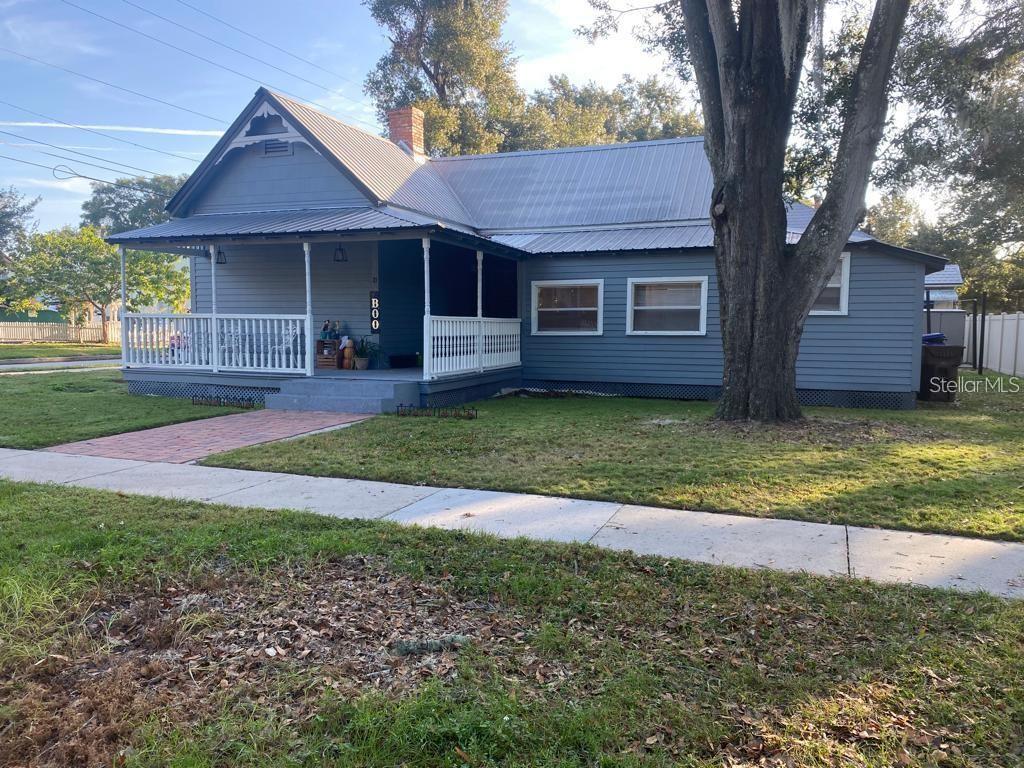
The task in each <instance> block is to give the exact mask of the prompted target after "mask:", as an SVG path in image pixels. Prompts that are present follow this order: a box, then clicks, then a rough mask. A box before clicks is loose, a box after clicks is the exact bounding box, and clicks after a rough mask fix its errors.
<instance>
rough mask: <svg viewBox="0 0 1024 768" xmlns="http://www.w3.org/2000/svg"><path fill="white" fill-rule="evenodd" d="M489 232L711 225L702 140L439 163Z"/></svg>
mask: <svg viewBox="0 0 1024 768" xmlns="http://www.w3.org/2000/svg"><path fill="white" fill-rule="evenodd" d="M430 165H431V166H433V167H435V168H436V169H437V170H438V173H439V174H440V176H441V177H442V178H443V179H445V181H447V182H448V184H449V185H450V186H451V187H452V189H454V190H455V192H456V194H457V195H458V196H459V198H460V199H461V200H462V201H463V204H464V205H465V206H466V207H467V208H468V209H469V213H470V214H471V216H472V220H473V224H474V225H475V226H477V227H479V228H480V229H483V230H507V229H516V228H523V227H542V228H543V227H564V226H580V227H585V226H595V225H598V226H599V225H611V224H632V223H641V222H648V223H655V222H672V221H681V220H686V219H706V218H707V215H708V201H709V200H710V199H711V187H712V180H711V169H710V166H709V164H708V161H707V158H706V157H705V155H704V143H703V139H702V138H701V137H691V138H685V139H666V140H660V141H640V142H634V143H631V144H608V145H598V146H592V147H571V148H566V149H552V150H541V151H531V152H506V153H503V154H497V155H466V156H461V157H448V158H437V159H435V160H431V161H430Z"/></svg>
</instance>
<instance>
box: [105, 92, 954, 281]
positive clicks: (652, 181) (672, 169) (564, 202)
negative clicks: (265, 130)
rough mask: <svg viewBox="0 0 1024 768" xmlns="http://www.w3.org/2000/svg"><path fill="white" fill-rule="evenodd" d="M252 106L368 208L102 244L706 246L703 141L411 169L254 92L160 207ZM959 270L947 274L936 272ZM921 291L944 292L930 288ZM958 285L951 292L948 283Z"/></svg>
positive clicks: (802, 224)
mask: <svg viewBox="0 0 1024 768" xmlns="http://www.w3.org/2000/svg"><path fill="white" fill-rule="evenodd" d="M264 103H269V104H270V105H271V106H272V107H273V108H274V109H276V110H279V111H280V112H282V113H283V114H284V115H285V117H286V119H288V120H289V122H292V123H294V127H295V130H296V131H298V132H300V133H301V134H302V136H303V137H304V138H306V139H307V140H308V141H309V142H310V144H311V146H313V147H314V149H316V150H317V151H318V152H321V153H322V154H323V155H324V156H325V157H327V158H328V159H329V160H330V161H331V162H332V163H333V164H334V165H335V166H336V167H337V168H338V170H339V172H341V173H344V174H345V175H346V176H348V177H349V178H350V179H351V180H352V181H353V183H355V184H356V186H357V187H359V188H360V189H361V190H362V191H363V193H364V194H365V195H366V196H367V198H368V202H369V206H368V207H360V208H333V209H324V210H298V211H267V212H260V213H245V214H203V215H195V216H189V217H186V218H180V219H174V220H172V221H170V222H167V223H166V224H160V225H157V226H156V227H149V228H146V229H143V230H135V231H132V232H123V233H121V234H119V235H115V236H113V237H111V238H109V240H110V242H115V243H117V242H139V241H141V240H145V239H164V240H167V239H168V238H173V239H180V240H187V239H189V238H193V239H195V238H202V237H207V238H209V237H215V236H224V237H230V236H245V235H255V236H260V235H271V234H302V233H310V234H314V233H323V234H327V233H343V232H355V231H360V230H384V229H401V228H415V227H424V226H433V227H444V228H445V229H446V230H447V231H449V232H453V231H454V232H458V233H460V234H461V236H463V237H466V236H469V237H470V238H472V239H475V240H476V241H477V242H479V241H481V240H484V239H489V240H490V241H491V242H493V243H496V244H499V245H501V246H504V247H508V248H514V249H516V250H518V251H520V252H523V253H535V254H540V253H586V252H608V251H630V250H633V251H636V250H641V251H642V250H663V249H680V248H710V247H712V246H713V245H714V231H713V230H712V228H711V222H710V219H709V217H708V205H709V201H710V199H711V194H712V187H713V180H712V174H711V166H710V164H709V163H708V159H707V157H706V155H705V153H704V140H703V137H699V136H698V137H688V138H680V139H662V140H657V141H640V142H634V143H630V144H606V145H597V146H589V147H568V148H563V149H552V150H536V151H526V152H506V153H502V154H492V155H464V156H460V157H448V158H435V159H429V160H427V161H426V162H422V163H420V162H417V161H416V160H414V159H413V158H412V157H410V156H409V155H407V154H406V153H405V151H404V150H402V149H401V148H400V147H398V146H397V145H395V144H393V143H392V142H390V141H388V140H386V139H383V138H381V137H380V136H376V135H374V134H371V133H367V132H366V131H363V130H360V129H358V128H354V127H352V126H350V125H346V124H345V123H343V122H341V121H340V120H336V119H335V118H333V117H330V116H328V115H325V114H323V113H321V112H319V111H317V110H315V109H313V108H312V107H308V106H306V105H305V104H302V103H300V102H298V101H295V100H294V99H290V98H288V97H286V96H282V95H281V94H278V93H274V92H272V91H269V90H267V89H266V88H260V89H259V90H258V91H257V92H256V94H255V96H254V97H253V99H252V101H250V103H249V105H248V106H247V107H246V109H245V110H244V111H243V112H242V114H241V115H239V117H238V118H237V119H236V120H235V122H234V123H233V124H232V126H231V128H229V129H228V132H227V133H225V135H224V137H223V138H222V139H221V140H220V142H218V144H217V146H216V147H214V149H213V151H211V153H210V154H209V155H208V156H207V157H206V159H205V160H204V161H203V162H202V163H201V164H200V166H199V168H198V169H197V170H196V172H195V173H194V174H193V176H192V178H190V179H189V180H188V182H186V184H185V186H183V187H182V189H181V190H179V192H178V194H177V195H175V197H174V198H173V199H172V200H171V202H170V204H169V205H168V209H169V210H171V211H172V213H179V212H183V211H184V210H186V203H187V201H188V199H189V198H190V197H191V195H193V194H194V192H195V191H196V190H198V189H199V188H201V186H202V183H203V179H204V178H205V177H206V176H208V174H209V173H210V172H211V171H212V169H214V168H215V167H216V158H217V157H219V156H220V153H221V151H222V150H223V149H224V148H225V147H226V146H227V145H228V143H229V142H230V141H231V140H232V138H233V136H234V134H235V133H237V132H238V131H239V130H240V129H241V127H243V126H244V125H245V124H246V121H247V120H248V119H249V117H250V116H251V115H253V114H255V112H256V110H257V109H258V108H260V107H261V106H262V105H263V104H264ZM813 215H814V209H813V208H810V207H809V206H806V205H803V204H801V203H793V204H791V205H790V206H789V210H788V214H787V216H788V225H787V241H788V242H790V243H795V242H797V241H798V240H799V239H800V235H801V233H802V232H803V231H804V229H805V228H806V226H807V224H808V223H809V222H810V220H811V217H812V216H813ZM869 243H876V244H877V245H878V247H880V248H882V249H884V250H885V251H886V252H887V253H890V254H893V255H896V256H904V257H906V258H913V259H916V260H919V261H923V262H925V263H926V264H927V265H928V269H930V270H933V271H934V270H939V269H941V267H942V264H943V260H942V259H940V258H939V257H935V256H931V255H928V254H923V253H917V252H915V251H911V250H908V249H906V248H901V247H898V246H894V245H890V244H887V243H882V242H881V241H876V240H875V239H874V238H872V237H871V236H870V235H868V234H866V233H864V232H860V231H854V232H853V233H852V234H851V235H850V238H849V244H850V245H851V246H855V245H861V244H869ZM951 270H956V275H957V277H958V278H959V270H958V269H957V268H956V267H955V266H954V265H950V266H949V267H947V268H946V270H943V272H940V273H938V274H945V273H946V272H951ZM936 277H938V275H932V276H930V277H929V285H948V284H953V283H938V282H932V281H933V280H934V278H936ZM956 284H958V283H956Z"/></svg>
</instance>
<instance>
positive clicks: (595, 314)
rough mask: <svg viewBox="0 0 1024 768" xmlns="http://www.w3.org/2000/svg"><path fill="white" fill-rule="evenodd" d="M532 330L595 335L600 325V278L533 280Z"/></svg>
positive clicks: (599, 332)
mask: <svg viewBox="0 0 1024 768" xmlns="http://www.w3.org/2000/svg"><path fill="white" fill-rule="evenodd" d="M531 287H532V290H533V333H534V334H552V335H581V336H599V335H601V333H602V331H603V329H604V328H603V326H604V311H603V309H602V305H603V304H604V280H537V281H534V282H533V283H532V284H531Z"/></svg>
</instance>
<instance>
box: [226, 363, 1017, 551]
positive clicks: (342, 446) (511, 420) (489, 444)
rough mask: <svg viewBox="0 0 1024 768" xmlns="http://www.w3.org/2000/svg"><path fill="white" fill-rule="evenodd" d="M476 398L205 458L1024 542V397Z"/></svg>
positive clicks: (280, 469)
mask: <svg viewBox="0 0 1024 768" xmlns="http://www.w3.org/2000/svg"><path fill="white" fill-rule="evenodd" d="M972 380H974V379H972ZM476 406H477V407H478V408H479V409H480V416H479V418H478V419H477V420H475V421H463V420H454V419H435V418H411V417H402V418H399V417H396V416H394V415H389V416H384V417H381V418H376V419H372V420H370V421H368V422H365V423H362V424H358V425H356V426H353V427H351V428H349V429H345V430H341V431H338V432H330V433H325V434H322V435H316V436H311V437H308V438H304V439H302V440H296V441H292V442H287V443H277V444H271V445H261V446H257V447H253V448H248V449H244V450H240V451H235V452H232V453H227V454H221V455H218V456H213V457H210V458H209V459H207V460H206V463H208V464H214V465H217V466H224V467H246V468H250V469H261V470H270V471H275V472H296V473H303V474H312V475H330V476H338V477H355V478H368V479H375V480H391V481H396V482H403V483H424V484H430V485H440V486H465V487H471V488H493V489H499V490H508V491H526V492H533V493H542V494H553V495H565V496H576V497H582V498H591V499H605V500H611V501H622V502H630V503H638V504H653V505H658V506H664V507H673V508H682V509H699V510H711V511H727V512H737V513H740V514H748V515H757V516H763V517H784V518H794V519H800V520H816V521H822V522H831V523H849V524H855V525H867V526H883V527H890V528H906V529H913V530H924V531H938V532H948V533H960V534H966V535H972V536H984V537H994V538H1003V539H1011V540H1024V393H1010V392H1007V393H1004V394H967V395H963V399H962V402H961V403H960V404H957V405H945V404H942V405H932V406H924V405H922V406H921V407H920V408H918V409H917V410H915V411H868V410H844V409H837V408H814V409H809V410H808V415H809V418H808V419H807V420H806V422H805V423H802V424H797V425H793V426H758V425H751V424H718V423H716V422H713V421H711V420H710V416H711V414H712V410H713V405H712V404H709V403H693V402H689V403H688V402H678V401H668V400H638V399H627V398H585V397H567V398H540V397H538V398H526V397H518V396H517V397H509V398H504V399H497V400H488V401H484V402H480V403H477V404H476Z"/></svg>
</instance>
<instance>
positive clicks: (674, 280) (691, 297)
mask: <svg viewBox="0 0 1024 768" xmlns="http://www.w3.org/2000/svg"><path fill="white" fill-rule="evenodd" d="M626 291H627V292H626V333H628V334H632V335H651V336H703V335H704V334H705V333H707V315H708V279H707V277H631V278H629V280H628V281H627V285H626Z"/></svg>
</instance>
